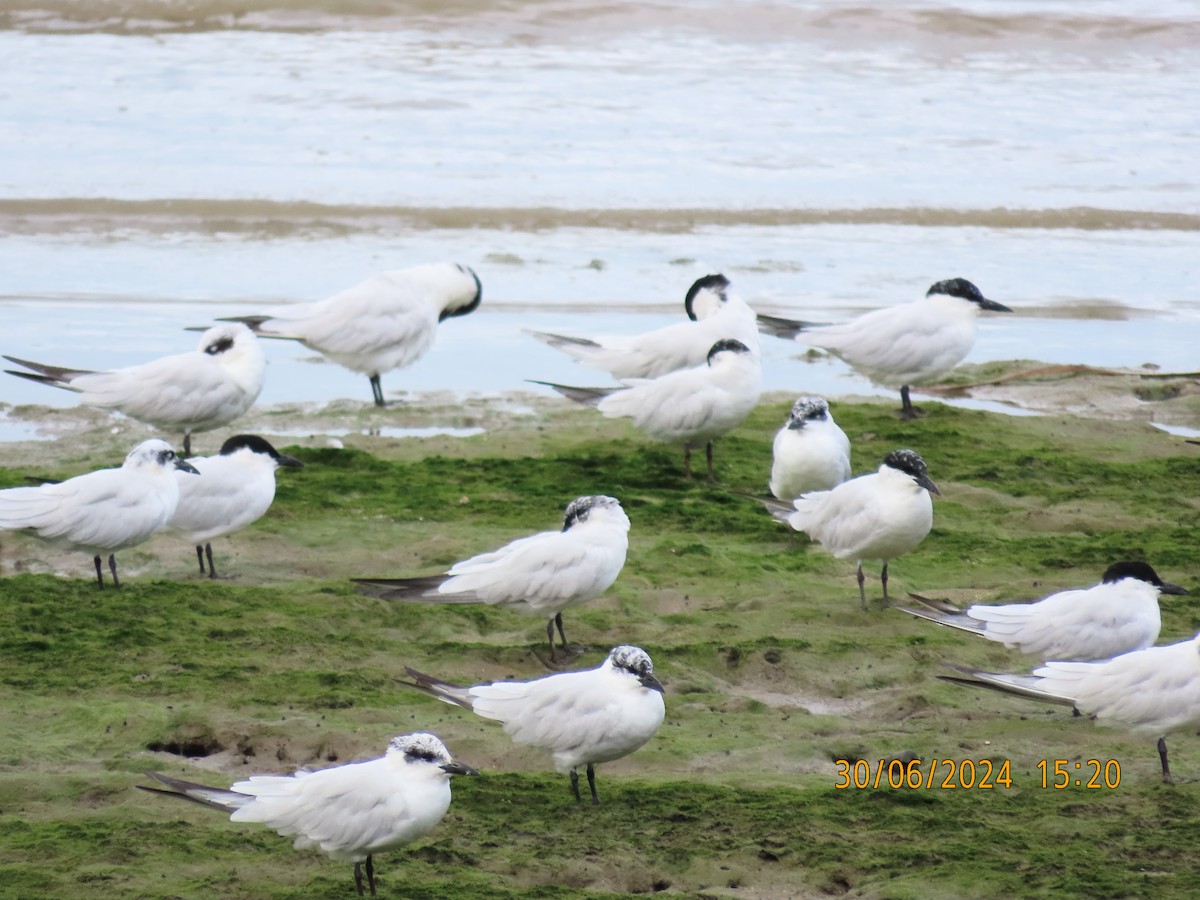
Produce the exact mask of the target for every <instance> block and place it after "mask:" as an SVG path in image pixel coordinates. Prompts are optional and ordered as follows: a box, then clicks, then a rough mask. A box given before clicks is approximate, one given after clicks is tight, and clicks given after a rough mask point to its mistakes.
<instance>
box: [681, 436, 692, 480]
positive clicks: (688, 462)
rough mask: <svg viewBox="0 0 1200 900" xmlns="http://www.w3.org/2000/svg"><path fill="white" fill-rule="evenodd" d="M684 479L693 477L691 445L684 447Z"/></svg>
mask: <svg viewBox="0 0 1200 900" xmlns="http://www.w3.org/2000/svg"><path fill="white" fill-rule="evenodd" d="M683 477H684V478H691V477H692V447H691V445H690V444H684V445H683Z"/></svg>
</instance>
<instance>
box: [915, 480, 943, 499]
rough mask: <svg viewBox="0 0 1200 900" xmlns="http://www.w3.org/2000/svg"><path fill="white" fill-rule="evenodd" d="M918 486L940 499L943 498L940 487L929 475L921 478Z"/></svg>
mask: <svg viewBox="0 0 1200 900" xmlns="http://www.w3.org/2000/svg"><path fill="white" fill-rule="evenodd" d="M917 484H919V485H920V486H921V487H923V488H925V490H927V491H929V493H931V494H937V495H938V496H939V497H940V496H942V492H941V491H939V490H938V486H937V485H936V484H934V483H933V479H931V478H930V477H929V476H928V475H922V476H921V477H920V478H918V479H917Z"/></svg>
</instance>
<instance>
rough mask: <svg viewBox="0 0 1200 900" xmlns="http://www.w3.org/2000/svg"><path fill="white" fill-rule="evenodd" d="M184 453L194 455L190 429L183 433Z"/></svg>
mask: <svg viewBox="0 0 1200 900" xmlns="http://www.w3.org/2000/svg"><path fill="white" fill-rule="evenodd" d="M183 455H184V456H191V455H192V433H191V432H190V431H185V432H184V433H183Z"/></svg>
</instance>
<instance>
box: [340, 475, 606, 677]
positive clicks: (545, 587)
mask: <svg viewBox="0 0 1200 900" xmlns="http://www.w3.org/2000/svg"><path fill="white" fill-rule="evenodd" d="M628 549H629V517H628V516H626V515H625V511H624V510H623V509H621V504H620V503H619V502H618V501H617V500H616V499H614V498H612V497H605V496H589V497H577V498H576V499H574V500H572V501H571V502H570V503H569V504H567V509H566V513H565V515H564V517H563V526H562V530H561V531H543V532H540V533H538V534H534V535H530V536H529V537H524V538H520V539H519V540H515V541H513V542H512V543H511V544H507V545H506V546H504V547H501V548H500V549H499V550H496V551H494V552H491V553H481V554H480V555H478V556H473V557H471V558H470V559H466V560H463V561H462V562H458V563H455V564H454V566H452V567H451V569H450V571H449V572H447V573H446V574H444V575H433V576H430V577H426V578H355V579H352V580H353V581H354V582H355V583H357V584H359V585H360V586H361V588H362V590H364V591H365V592H366V593H369V594H372V595H374V596H377V597H382V598H383V599H385V600H419V601H423V602H426V603H486V604H488V605H489V606H500V607H503V608H504V609H512V610H515V611H517V612H523V613H529V614H531V615H542V616H546V617H547V619H548V621H547V622H546V638H547V640H548V641H549V642H550V660H551V662H556V661H557V656H556V655H555V650H554V629H555V627H556V626H557V628H558V634H559V637H560V638H561V639H562V648H563V652H564V653H568V646H567V636H566V633H565V632H564V631H563V619H562V611H563V610H564V609H567V608H568V607H571V606H577V605H578V604H580V603H586V602H587V601H588V600H591V599H593V598H594V597H598V596H600V595H601V594H603V593H604V592H605V591H606V590H608V588H609V587H610V586H611V585H612V583H613V582H614V581H616V580H617V576H618V575H619V574H621V568H622V567H623V566H624V565H625V554H626V552H627V551H628Z"/></svg>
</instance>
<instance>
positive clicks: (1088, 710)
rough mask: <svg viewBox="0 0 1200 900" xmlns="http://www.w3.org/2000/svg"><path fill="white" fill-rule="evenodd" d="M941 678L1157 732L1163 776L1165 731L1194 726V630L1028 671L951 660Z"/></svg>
mask: <svg viewBox="0 0 1200 900" xmlns="http://www.w3.org/2000/svg"><path fill="white" fill-rule="evenodd" d="M950 668H952V669H954V670H955V671H957V672H958V673H959V674H958V675H939V676H938V677H939V678H941V679H942V680H944V681H952V682H955V683H957V684H966V685H970V686H972V687H988V688H992V689H994V690H998V691H1002V692H1004V693H1008V694H1017V695H1019V696H1022V697H1031V698H1033V699H1034V700H1044V701H1046V702H1048V703H1060V704H1063V705H1064V706H1073V707H1075V709H1077V710H1078V711H1079V712H1080V713H1082V714H1084V715H1089V716H1095V717H1096V720H1097V721H1098V722H1099V723H1100V724H1101V725H1110V724H1111V725H1121V726H1124V727H1125V728H1127V729H1129V730H1130V731H1131V732H1133V733H1134V734H1149V735H1158V736H1159V737H1158V756H1159V760H1160V761H1161V763H1162V778H1163V781H1164V782H1170V781H1171V770H1170V767H1169V766H1168V765H1167V739H1166V735H1168V734H1171V733H1172V732H1175V731H1195V730H1196V729H1197V728H1198V727H1200V634H1197V635H1196V636H1195V637H1194V638H1190V639H1188V640H1185V641H1180V642H1179V643H1176V644H1168V645H1166V646H1162V647H1147V648H1146V649H1145V650H1133V651H1131V652H1129V653H1123V654H1121V655H1120V656H1116V657H1113V658H1112V659H1109V660H1105V661H1103V662H1067V661H1051V662H1047V663H1046V664H1045V665H1044V666H1041V667H1040V668H1037V669H1034V670H1033V673H1032V674H1031V675H1008V674H1003V673H999V672H984V671H980V670H978V669H972V668H970V667H968V666H957V665H951V666H950Z"/></svg>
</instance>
